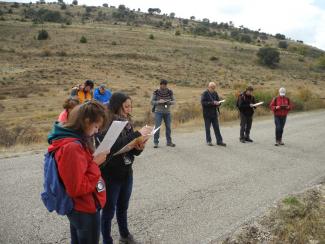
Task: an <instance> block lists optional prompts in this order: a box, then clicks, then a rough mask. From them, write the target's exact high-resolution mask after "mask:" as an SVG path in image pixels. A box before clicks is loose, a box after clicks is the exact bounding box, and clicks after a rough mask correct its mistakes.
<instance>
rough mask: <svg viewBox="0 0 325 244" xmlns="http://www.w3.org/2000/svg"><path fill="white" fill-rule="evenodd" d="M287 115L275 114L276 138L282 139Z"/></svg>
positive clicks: (277, 139)
mask: <svg viewBox="0 0 325 244" xmlns="http://www.w3.org/2000/svg"><path fill="white" fill-rule="evenodd" d="M286 120H287V116H274V123H275V139H276V141H282V135H283V129H284V126H285V124H286Z"/></svg>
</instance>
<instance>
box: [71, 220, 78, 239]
mask: <svg viewBox="0 0 325 244" xmlns="http://www.w3.org/2000/svg"><path fill="white" fill-rule="evenodd" d="M69 221H70V220H69ZM70 234H71V244H78V235H77V229H76V228H75V227H74V226H73V224H72V223H71V221H70Z"/></svg>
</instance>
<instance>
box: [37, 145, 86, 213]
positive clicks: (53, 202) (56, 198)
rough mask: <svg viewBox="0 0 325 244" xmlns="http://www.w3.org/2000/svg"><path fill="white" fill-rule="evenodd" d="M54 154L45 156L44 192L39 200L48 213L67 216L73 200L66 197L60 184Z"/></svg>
mask: <svg viewBox="0 0 325 244" xmlns="http://www.w3.org/2000/svg"><path fill="white" fill-rule="evenodd" d="M76 143H80V142H78V141H77V142H76ZM54 154H55V152H48V153H46V154H45V158H44V184H43V186H44V191H43V192H42V193H41V199H42V201H43V203H44V205H45V207H46V208H47V210H48V211H50V212H52V211H53V210H55V211H56V212H57V213H58V214H59V215H67V214H69V213H70V212H71V211H72V209H73V200H72V198H71V197H69V196H68V194H67V192H66V190H65V188H64V185H63V183H62V182H61V179H60V177H59V172H58V169H57V163H56V161H55V158H54Z"/></svg>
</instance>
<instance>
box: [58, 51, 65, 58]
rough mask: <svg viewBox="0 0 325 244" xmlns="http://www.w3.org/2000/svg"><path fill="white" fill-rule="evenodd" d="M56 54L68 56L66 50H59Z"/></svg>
mask: <svg viewBox="0 0 325 244" xmlns="http://www.w3.org/2000/svg"><path fill="white" fill-rule="evenodd" d="M56 54H57V55H58V56H60V57H66V56H67V53H66V52H65V51H58V52H57V53H56Z"/></svg>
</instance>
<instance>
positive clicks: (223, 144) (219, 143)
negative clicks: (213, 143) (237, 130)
mask: <svg viewBox="0 0 325 244" xmlns="http://www.w3.org/2000/svg"><path fill="white" fill-rule="evenodd" d="M217 145H218V146H221V147H226V146H227V144H226V143H224V142H218V143H217Z"/></svg>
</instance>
